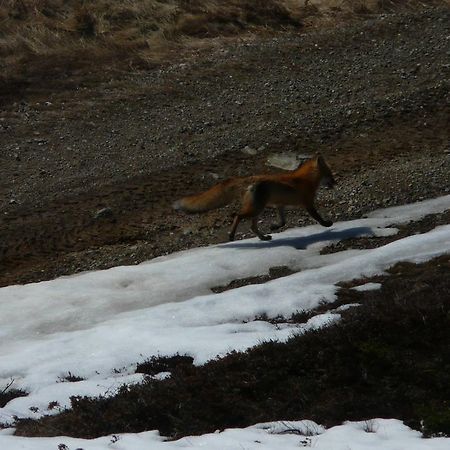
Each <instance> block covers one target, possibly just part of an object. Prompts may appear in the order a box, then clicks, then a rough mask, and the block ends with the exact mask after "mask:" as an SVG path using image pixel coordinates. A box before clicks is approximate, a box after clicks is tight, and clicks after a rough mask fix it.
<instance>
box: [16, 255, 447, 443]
mask: <svg viewBox="0 0 450 450" xmlns="http://www.w3.org/2000/svg"><path fill="white" fill-rule="evenodd" d="M449 270H450V257H449V256H448V255H446V256H443V257H440V258H438V259H436V260H433V261H430V262H428V263H426V264H421V265H417V266H416V265H413V264H401V265H397V266H394V268H393V269H392V270H391V276H389V277H387V278H386V279H385V280H384V282H383V285H382V287H381V289H379V290H373V291H366V292H358V291H355V290H352V289H341V291H342V292H344V291H345V292H352V294H351V295H352V296H354V297H353V300H356V299H357V300H358V302H359V303H361V305H360V306H359V307H357V308H350V309H348V310H346V311H342V312H341V314H342V320H341V321H340V322H338V323H337V324H335V325H332V326H329V327H327V328H324V329H322V330H316V331H310V332H307V333H306V334H304V335H300V336H297V337H294V338H293V339H291V340H290V341H288V342H287V343H277V342H269V343H265V344H262V345H259V346H257V347H255V348H253V349H250V350H248V351H247V352H245V353H237V352H234V353H231V354H229V355H228V356H226V357H224V358H221V359H218V360H215V361H211V362H209V363H207V364H205V365H204V366H200V367H195V366H192V365H187V366H186V365H184V366H183V367H182V369H180V370H178V369H177V367H175V368H174V369H173V371H172V376H171V377H170V378H168V379H165V380H162V381H157V380H151V379H149V380H147V381H146V382H144V383H143V384H141V385H137V386H130V387H123V388H122V389H121V390H120V392H119V393H118V395H116V396H115V397H111V398H98V399H92V398H73V399H72V408H73V409H72V410H70V411H67V412H64V413H62V414H59V415H57V416H53V417H45V418H43V419H41V420H39V421H31V420H27V421H21V422H19V424H18V427H17V431H16V433H17V434H18V435H27V436H48V435H67V436H78V437H84V438H93V437H97V436H101V435H107V434H113V433H123V432H141V431H145V430H152V429H158V430H160V431H161V433H162V434H163V435H165V436H170V437H172V438H179V437H181V436H186V435H195V434H203V433H208V432H214V431H215V430H218V429H224V428H230V427H245V426H248V425H251V424H254V423H259V422H266V421H273V420H297V419H298V418H299V417H303V418H309V419H312V420H315V421H317V422H318V423H322V424H324V425H326V426H330V425H335V424H339V423H341V422H342V421H344V420H365V419H368V418H372V417H395V418H398V419H402V420H404V421H405V422H406V423H407V424H408V425H410V426H412V427H413V428H416V429H420V430H421V431H423V432H424V433H425V435H433V434H437V433H446V434H450V420H449V419H450V418H449V416H448V406H449V405H448V400H447V399H448V398H450V382H449V378H448V370H449V368H450V359H449V358H450V354H449V353H448V342H449V340H450V335H449V333H450V323H449V320H450V278H449V277H448V273H449Z"/></svg>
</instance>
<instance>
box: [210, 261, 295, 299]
mask: <svg viewBox="0 0 450 450" xmlns="http://www.w3.org/2000/svg"><path fill="white" fill-rule="evenodd" d="M293 273H295V271H294V270H291V269H289V267H286V266H280V267H271V268H270V269H269V273H268V274H266V275H259V276H256V277H248V278H241V279H239V280H233V281H231V282H230V283H228V284H227V285H226V286H216V287H213V288H211V290H212V291H213V292H214V293H216V294H218V293H220V292H224V291H228V290H230V289H236V288H239V287H242V286H248V285H249V284H263V283H266V282H267V281H270V280H275V279H276V278H281V277H287V276H288V275H292V274H293Z"/></svg>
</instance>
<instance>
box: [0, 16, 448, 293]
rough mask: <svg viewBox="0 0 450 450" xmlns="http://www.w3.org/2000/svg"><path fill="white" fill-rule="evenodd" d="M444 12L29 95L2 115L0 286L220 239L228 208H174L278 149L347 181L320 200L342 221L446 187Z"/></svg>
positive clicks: (296, 216)
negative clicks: (196, 211)
mask: <svg viewBox="0 0 450 450" xmlns="http://www.w3.org/2000/svg"><path fill="white" fill-rule="evenodd" d="M449 19H450V10H449V9H448V8H427V9H424V10H421V11H415V12H411V11H409V12H400V13H396V14H384V15H380V16H371V17H368V18H367V20H365V21H362V22H361V21H360V22H356V23H349V24H348V25H346V26H343V25H342V26H340V27H339V28H338V29H337V28H334V29H331V28H330V29H326V30H322V31H314V32H309V33H306V34H295V35H294V34H284V35H280V36H277V37H270V38H267V37H265V38H258V39H256V38H248V39H245V40H240V41H239V42H233V43H230V42H228V43H224V44H223V45H222V46H220V47H218V48H216V49H215V50H212V51H210V52H200V53H198V54H196V55H193V56H191V57H186V58H184V59H183V61H185V62H183V63H178V64H173V65H171V66H167V67H163V68H160V69H155V70H153V71H151V72H148V73H139V74H120V75H117V76H115V77H114V78H111V79H105V80H102V81H101V82H99V83H96V84H93V83H87V82H86V84H85V85H80V84H78V85H76V86H74V89H73V90H70V91H69V90H67V91H58V92H48V91H33V90H32V89H30V90H29V92H28V93H26V94H25V95H24V97H23V98H20V99H18V101H17V102H16V103H14V104H5V105H3V109H2V110H1V111H0V140H1V148H2V152H1V154H0V173H1V177H0V180H1V181H0V194H1V195H0V213H1V219H0V232H1V235H2V237H3V240H2V242H0V258H1V260H0V263H1V265H2V266H3V267H2V271H1V273H0V284H1V285H6V284H11V283H23V282H28V281H38V280H42V279H49V278H52V277H55V276H58V275H63V274H70V273H74V272H79V271H83V270H90V269H96V268H106V267H111V266H114V265H117V264H136V263H139V262H141V261H143V260H146V259H149V258H152V257H154V256H158V255H161V254H166V253H169V252H172V251H175V250H179V249H184V248H189V247H193V246H197V245H206V244H209V243H214V242H219V241H223V240H225V239H226V233H227V230H228V228H229V224H230V215H231V213H232V211H233V210H232V208H227V209H225V211H220V212H211V213H209V214H207V215H203V216H191V217H186V216H181V215H178V214H175V213H174V212H173V211H172V210H171V208H170V204H171V202H172V201H173V200H174V199H176V198H177V197H179V196H182V195H185V194H188V193H193V192H195V191H198V190H201V189H203V188H207V187H208V186H210V185H211V184H213V183H214V182H216V181H217V180H219V179H223V178H226V177H229V176H237V175H244V174H251V173H256V172H268V171H274V170H276V169H274V168H272V167H269V166H268V165H267V164H266V162H267V159H268V158H271V157H273V155H274V154H279V153H286V152H287V153H288V155H291V154H293V155H296V154H311V153H314V152H315V151H320V152H322V153H323V154H324V156H325V157H326V159H327V160H328V161H329V163H330V166H331V167H332V168H333V170H334V171H335V172H336V173H337V178H338V181H339V185H338V188H337V189H335V190H334V191H333V192H324V193H321V195H320V198H319V203H320V206H321V209H322V210H323V211H324V215H326V216H329V217H331V218H332V219H334V220H341V219H348V218H353V217H355V218H356V217H360V216H361V215H363V214H364V213H366V212H368V211H371V210H373V209H375V208H378V207H382V206H390V205H396V204H402V203H406V202H411V201H415V200H421V199H424V198H430V197H434V196H438V195H443V194H445V193H448V192H449V186H450V183H449V180H450V177H449V168H450V145H449V131H448V130H449V127H448V124H449V122H450V120H449V108H448V100H449V76H448V75H449V68H450V65H449V56H450V39H449V36H450V29H449V25H448V24H449V23H450V21H449ZM267 215H268V216H269V215H271V212H268V213H267ZM310 221H311V220H310V219H309V218H308V217H306V215H305V213H304V212H301V211H300V212H296V211H294V212H290V213H289V214H288V223H289V225H290V226H292V225H301V224H305V223H310ZM264 222H265V221H264ZM263 227H264V224H263ZM242 231H246V229H245V228H244V227H243V228H242Z"/></svg>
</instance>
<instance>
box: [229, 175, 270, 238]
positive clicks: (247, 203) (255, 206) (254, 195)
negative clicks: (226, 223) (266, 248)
mask: <svg viewBox="0 0 450 450" xmlns="http://www.w3.org/2000/svg"><path fill="white" fill-rule="evenodd" d="M267 199H268V195H267V189H266V186H265V184H264V182H262V183H257V184H254V185H251V186H249V187H248V189H247V191H246V192H245V194H244V198H243V202H242V207H241V210H240V211H239V213H238V214H236V216H235V217H234V220H233V225H232V226H231V231H230V234H229V238H230V241H233V240H234V237H235V234H236V229H237V227H238V225H239V222H240V221H241V220H242V219H250V218H251V219H252V225H251V230H252V231H253V232H254V233H255V234H256V235H257V236H258V237H259V238H260V239H261V240H262V241H269V240H270V239H272V236H270V235H266V234H263V233H261V231H259V229H258V216H259V215H260V214H261V212H262V211H263V210H264V207H265V206H266V203H267Z"/></svg>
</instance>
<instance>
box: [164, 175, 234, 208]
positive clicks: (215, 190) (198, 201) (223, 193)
mask: <svg viewBox="0 0 450 450" xmlns="http://www.w3.org/2000/svg"><path fill="white" fill-rule="evenodd" d="M238 195H239V185H238V184H237V183H236V182H235V180H226V181H223V182H222V183H219V184H216V185H215V186H213V187H212V188H211V189H209V190H207V191H205V192H202V193H201V194H197V195H190V196H189V197H183V198H182V199H180V200H177V201H176V202H174V203H173V204H172V206H173V208H174V209H176V210H180V211H184V212H186V213H189V214H194V213H202V212H206V211H210V210H212V209H217V208H222V207H223V206H226V205H228V204H229V203H231V202H232V201H233V200H234V199H235V198H237V197H238Z"/></svg>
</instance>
